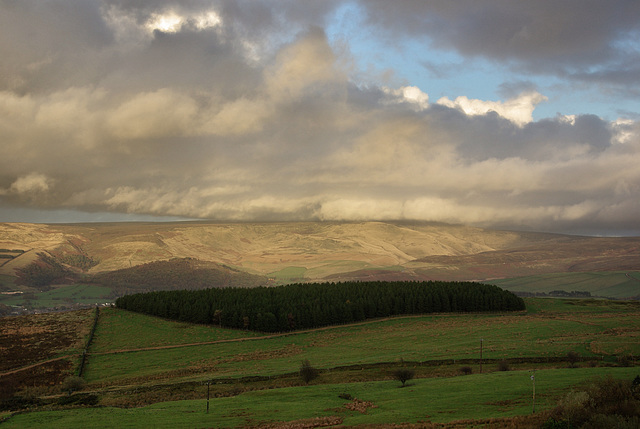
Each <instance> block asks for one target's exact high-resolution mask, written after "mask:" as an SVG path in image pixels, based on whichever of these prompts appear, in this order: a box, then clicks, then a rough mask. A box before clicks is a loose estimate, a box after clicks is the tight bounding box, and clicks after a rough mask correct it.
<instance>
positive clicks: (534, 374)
mask: <svg viewBox="0 0 640 429" xmlns="http://www.w3.org/2000/svg"><path fill="white" fill-rule="evenodd" d="M531 382H532V383H533V414H535V413H536V370H535V369H534V370H533V374H531Z"/></svg>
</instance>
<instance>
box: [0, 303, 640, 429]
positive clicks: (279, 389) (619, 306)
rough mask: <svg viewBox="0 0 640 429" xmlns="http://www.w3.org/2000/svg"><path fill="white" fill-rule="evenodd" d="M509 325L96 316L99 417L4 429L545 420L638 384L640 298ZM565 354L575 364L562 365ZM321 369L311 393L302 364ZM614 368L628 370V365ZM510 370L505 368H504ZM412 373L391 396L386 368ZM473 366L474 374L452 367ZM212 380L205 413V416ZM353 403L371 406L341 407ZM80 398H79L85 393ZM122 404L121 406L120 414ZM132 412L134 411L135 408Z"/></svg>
mask: <svg viewBox="0 0 640 429" xmlns="http://www.w3.org/2000/svg"><path fill="white" fill-rule="evenodd" d="M525 301H526V303H527V311H526V312H520V313H513V314H498V313H495V314H492V313H485V314H438V315H425V316H408V317H397V318H391V319H385V320H373V321H368V322H364V323H360V324H353V325H345V326H335V327H329V328H325V329H318V330H313V331H306V332H294V333H288V334H281V335H277V334H276V335H269V336H264V335H261V334H258V333H255V332H248V331H237V330H229V329H221V328H218V327H213V326H202V325H191V324H187V323H180V322H174V321H168V320H164V319H159V318H154V317H148V316H144V315H140V314H136V313H131V312H127V311H123V310H119V309H115V308H106V309H103V310H101V315H100V319H99V323H98V327H97V330H96V332H95V336H94V339H93V343H92V345H91V348H90V349H89V356H88V359H87V366H86V368H85V373H84V379H85V380H86V382H87V386H86V387H85V389H84V392H88V393H89V394H97V395H98V396H99V397H100V402H99V405H100V406H101V407H98V408H73V409H58V410H49V411H44V410H39V411H34V412H29V413H24V414H17V415H14V416H13V417H11V418H10V419H9V420H8V421H6V422H4V423H3V427H7V428H11V427H35V428H38V427H70V428H74V427H85V426H86V425H87V423H88V422H91V426H92V427H151V426H152V427H246V426H251V425H254V426H255V425H258V424H262V423H265V422H274V421H293V420H300V419H311V418H315V417H321V418H326V419H327V421H330V420H331V419H339V420H340V421H342V424H343V425H346V426H352V425H358V424H362V425H369V424H379V423H398V422H409V423H416V422H420V421H431V422H441V423H447V422H452V421H456V420H465V419H475V420H478V419H493V418H510V417H515V416H528V415H530V414H531V410H532V403H531V399H532V397H531V395H532V382H531V379H530V376H531V374H532V372H531V371H532V370H534V369H535V370H536V390H537V394H536V409H537V410H540V411H545V410H549V409H551V408H552V407H553V406H555V404H556V403H557V401H558V400H559V399H560V398H562V397H563V396H564V395H565V394H566V393H568V392H569V391H571V390H572V389H576V388H577V389H579V388H580V387H579V386H580V385H581V384H583V383H585V382H586V381H587V380H589V379H592V378H593V377H596V376H603V375H607V374H609V375H612V376H614V377H617V378H624V379H629V380H630V379H633V377H635V376H636V375H638V374H639V373H640V370H639V368H638V367H637V366H634V364H635V361H634V356H637V355H638V354H640V341H638V338H639V337H640V303H639V302H637V301H607V300H588V299H586V300H565V299H526V300H525ZM569 352H577V353H578V354H579V357H580V361H579V362H578V363H577V364H576V366H577V367H576V368H569V366H570V364H569V362H568V361H567V360H566V357H567V354H568V353H569ZM305 359H308V360H309V361H310V362H311V363H312V364H313V366H314V367H316V368H318V369H319V370H320V376H319V378H318V379H316V380H314V381H313V382H312V383H311V384H310V385H304V383H303V382H302V381H301V380H300V378H299V377H298V376H297V371H298V369H299V367H300V362H301V361H302V360H305ZM620 359H626V360H625V361H624V363H621V362H622V361H621V360H620ZM501 360H505V361H507V362H509V365H510V369H511V371H506V372H502V371H498V365H497V363H498V362H499V361H501ZM402 365H404V366H408V367H411V368H413V369H414V370H415V373H416V378H415V379H413V380H411V381H409V382H408V383H407V387H405V388H399V386H400V383H399V382H398V381H396V380H393V377H392V376H391V371H392V370H393V369H394V368H398V367H399V366H402ZM463 366H469V367H470V368H471V370H472V373H473V374H471V375H467V376H462V375H461V372H460V369H461V367H463ZM207 381H211V382H212V383H213V384H212V385H211V396H212V399H211V402H210V407H211V409H210V412H209V414H206V413H205V407H206V401H205V400H204V398H205V397H206V386H205V383H206V382H207ZM343 393H348V394H350V395H351V396H352V397H355V398H358V399H360V400H362V401H368V402H367V403H369V405H371V407H369V408H367V409H366V412H365V413H361V412H358V411H352V410H348V409H347V408H345V404H349V403H350V401H348V400H345V399H341V398H340V397H339V396H338V395H340V394H343ZM85 394H86V393H85ZM114 405H115V406H117V407H114ZM132 407H133V408H132Z"/></svg>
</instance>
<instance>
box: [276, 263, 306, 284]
mask: <svg viewBox="0 0 640 429" xmlns="http://www.w3.org/2000/svg"><path fill="white" fill-rule="evenodd" d="M306 271H307V269H306V268H305V267H286V268H283V269H281V270H279V271H275V272H273V273H269V274H268V277H271V278H274V279H275V280H276V282H277V283H278V284H287V283H293V282H298V281H302V280H304V274H305V272H306Z"/></svg>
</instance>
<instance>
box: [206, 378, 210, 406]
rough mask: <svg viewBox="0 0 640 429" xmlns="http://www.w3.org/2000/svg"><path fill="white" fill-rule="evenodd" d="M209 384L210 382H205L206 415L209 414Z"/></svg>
mask: <svg viewBox="0 0 640 429" xmlns="http://www.w3.org/2000/svg"><path fill="white" fill-rule="evenodd" d="M209 384H210V382H209V381H207V414H209Z"/></svg>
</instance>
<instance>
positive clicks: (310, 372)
mask: <svg viewBox="0 0 640 429" xmlns="http://www.w3.org/2000/svg"><path fill="white" fill-rule="evenodd" d="M318 375H319V371H318V370H317V369H316V368H314V367H313V366H311V362H309V359H305V360H303V361H302V364H301V365H300V378H301V379H302V380H303V381H304V382H305V383H307V384H309V383H310V382H311V381H312V380H315V379H316V378H317V377H318Z"/></svg>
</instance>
